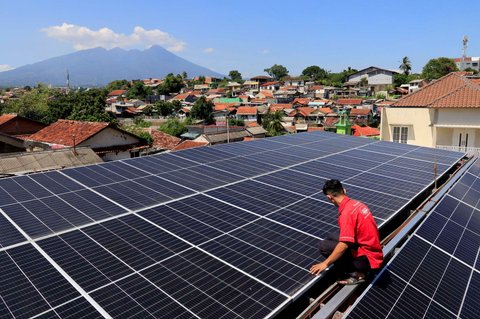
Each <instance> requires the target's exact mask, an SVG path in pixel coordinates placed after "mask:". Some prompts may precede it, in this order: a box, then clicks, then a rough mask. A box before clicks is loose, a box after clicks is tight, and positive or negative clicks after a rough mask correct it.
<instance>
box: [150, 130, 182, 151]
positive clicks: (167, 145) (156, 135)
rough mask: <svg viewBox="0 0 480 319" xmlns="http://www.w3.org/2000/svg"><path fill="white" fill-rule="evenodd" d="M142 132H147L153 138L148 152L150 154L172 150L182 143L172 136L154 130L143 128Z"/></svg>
mask: <svg viewBox="0 0 480 319" xmlns="http://www.w3.org/2000/svg"><path fill="white" fill-rule="evenodd" d="M144 130H145V131H146V132H148V133H149V134H150V135H151V136H152V138H153V142H152V145H151V146H150V149H149V150H148V152H149V153H150V154H151V153H153V152H161V151H168V150H172V149H174V148H175V146H177V145H178V144H180V142H181V141H182V140H181V139H180V138H178V137H175V136H172V135H170V134H167V133H164V132H162V131H159V130H156V129H152V128H145V129H144Z"/></svg>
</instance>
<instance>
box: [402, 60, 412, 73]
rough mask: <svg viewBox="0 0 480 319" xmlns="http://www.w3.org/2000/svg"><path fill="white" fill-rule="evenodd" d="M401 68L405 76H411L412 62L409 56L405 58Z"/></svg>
mask: <svg viewBox="0 0 480 319" xmlns="http://www.w3.org/2000/svg"><path fill="white" fill-rule="evenodd" d="M399 68H400V70H402V71H403V74H404V75H409V74H410V71H411V70H412V63H411V62H410V59H409V58H408V56H405V57H403V59H402V64H400V66H399Z"/></svg>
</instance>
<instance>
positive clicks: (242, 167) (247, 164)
mask: <svg viewBox="0 0 480 319" xmlns="http://www.w3.org/2000/svg"><path fill="white" fill-rule="evenodd" d="M208 166H210V167H214V168H217V169H221V170H223V171H226V172H229V173H233V174H236V175H239V176H242V177H244V178H246V177H253V176H256V175H260V174H264V173H267V172H271V171H274V170H277V169H279V167H278V166H273V165H270V164H267V163H262V162H258V161H255V160H253V159H247V158H234V159H228V160H224V161H218V162H214V163H211V164H208Z"/></svg>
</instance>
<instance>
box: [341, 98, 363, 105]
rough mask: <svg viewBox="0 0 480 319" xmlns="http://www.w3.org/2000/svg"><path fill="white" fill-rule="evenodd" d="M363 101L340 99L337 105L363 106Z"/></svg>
mask: <svg viewBox="0 0 480 319" xmlns="http://www.w3.org/2000/svg"><path fill="white" fill-rule="evenodd" d="M362 101H363V100H362V99H338V100H337V101H336V103H337V104H338V105H361V104H362Z"/></svg>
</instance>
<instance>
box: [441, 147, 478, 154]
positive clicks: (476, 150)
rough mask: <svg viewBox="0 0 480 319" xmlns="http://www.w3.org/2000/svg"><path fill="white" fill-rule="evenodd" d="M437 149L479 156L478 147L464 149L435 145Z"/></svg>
mask: <svg viewBox="0 0 480 319" xmlns="http://www.w3.org/2000/svg"><path fill="white" fill-rule="evenodd" d="M437 148H438V149H441V150H447V151H456V152H464V153H467V154H469V155H477V156H480V147H465V146H451V145H437Z"/></svg>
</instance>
